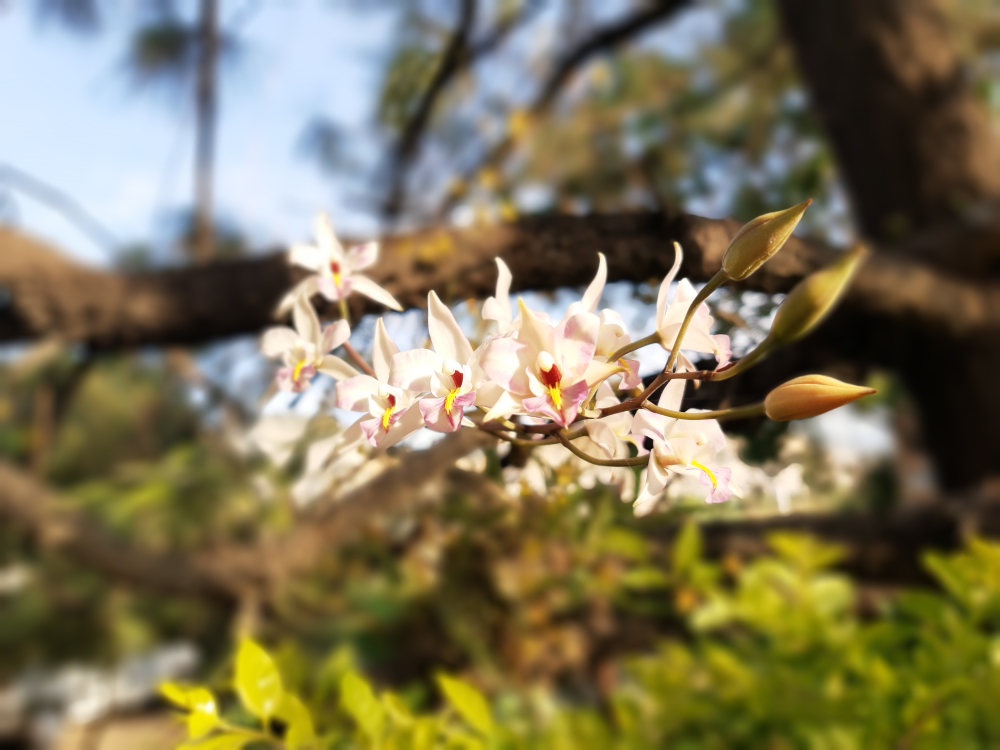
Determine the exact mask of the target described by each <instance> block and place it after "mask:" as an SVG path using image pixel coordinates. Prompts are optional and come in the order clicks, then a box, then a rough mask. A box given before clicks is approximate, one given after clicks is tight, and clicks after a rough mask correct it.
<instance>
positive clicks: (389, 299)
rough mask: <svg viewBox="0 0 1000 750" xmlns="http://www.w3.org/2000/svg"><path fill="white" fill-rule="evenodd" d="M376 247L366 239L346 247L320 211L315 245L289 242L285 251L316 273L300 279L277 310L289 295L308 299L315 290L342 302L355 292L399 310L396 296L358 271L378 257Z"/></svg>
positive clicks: (280, 308) (284, 304) (284, 306)
mask: <svg viewBox="0 0 1000 750" xmlns="http://www.w3.org/2000/svg"><path fill="white" fill-rule="evenodd" d="M378 249H379V248H378V243H377V242H365V243H364V244H361V245H356V246H354V247H352V248H351V249H349V250H345V249H344V247H343V246H342V245H341V244H340V241H339V240H338V239H337V236H336V235H335V234H334V232H333V226H332V225H331V224H330V219H329V218H328V217H327V216H326V215H325V214H320V215H319V216H317V217H316V244H315V245H292V247H291V248H290V249H289V251H288V259H289V261H290V262H291V263H293V264H294V265H297V266H302V267H303V268H307V269H309V270H310V271H313V272H314V274H315V275H314V276H309V277H308V278H306V279H304V280H303V281H302V282H300V283H299V285H298V286H296V288H295V289H294V290H293V291H292V293H291V294H290V295H288V296H286V297H285V299H284V300H283V301H282V302H281V304H280V305H279V306H278V312H279V313H280V312H282V311H284V310H287V309H288V307H289V306H290V301H291V298H292V297H294V296H296V295H304V296H306V297H307V298H308V297H312V296H313V295H314V294H316V293H317V292H318V293H320V294H322V295H323V296H324V297H326V298H327V299H328V300H330V301H331V302H343V301H345V300H346V299H347V298H348V296H350V295H351V294H353V293H355V292H356V293H357V294H363V295H364V296H365V297H369V298H370V299H373V300H375V301H376V302H378V303H380V304H383V305H385V306H386V307H388V308H390V309H392V310H398V311H402V309H403V308H402V307H401V306H400V304H399V303H398V302H397V301H396V298H395V297H393V296H392V295H391V294H389V292H387V291H386V290H385V289H383V288H382V287H381V286H379V285H378V284H376V283H375V282H374V281H372V280H371V279H369V278H368V277H367V276H363V275H362V274H360V273H358V271H363V270H364V269H366V268H368V267H370V266H372V265H373V264H374V263H375V261H376V260H378Z"/></svg>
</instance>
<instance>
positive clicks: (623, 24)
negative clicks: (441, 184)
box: [437, 0, 690, 220]
mask: <svg viewBox="0 0 1000 750" xmlns="http://www.w3.org/2000/svg"><path fill="white" fill-rule="evenodd" d="M689 3H690V0H654V1H653V2H650V3H648V4H646V5H645V6H643V7H640V8H639V9H638V10H636V11H634V12H632V13H630V14H628V15H625V16H623V17H622V18H618V19H615V20H614V21H610V22H608V23H606V24H604V25H602V26H599V27H597V28H596V29H595V30H593V31H592V32H591V33H590V34H589V35H587V36H585V37H584V38H583V39H581V40H580V41H578V42H577V43H576V44H574V45H573V46H571V47H570V48H569V49H567V50H566V51H565V52H564V53H563V54H562V55H560V56H559V57H558V59H557V60H556V61H555V63H554V64H553V66H552V69H551V71H550V72H549V74H548V76H547V77H546V78H545V80H544V81H543V82H542V85H541V87H540V88H539V90H538V93H537V94H536V96H535V98H534V99H533V100H532V102H531V103H530V104H529V105H528V107H527V108H526V110H525V112H524V113H523V116H524V119H525V121H526V122H527V121H530V120H532V119H536V118H538V117H542V116H543V115H545V114H546V113H547V112H548V111H549V110H550V109H551V108H552V106H553V105H554V104H555V102H556V100H557V98H558V97H559V94H560V93H561V92H562V90H563V88H564V87H565V86H566V85H567V84H568V83H569V82H570V81H571V80H572V78H573V74H574V73H576V72H577V71H578V70H579V69H580V68H581V67H583V66H584V65H585V64H587V63H588V62H590V61H591V60H592V59H593V58H594V57H595V56H596V55H600V54H604V53H607V52H612V51H614V50H615V49H617V48H618V47H620V46H621V45H622V44H625V43H626V42H629V41H631V40H632V39H633V38H634V37H635V36H636V35H638V34H641V33H642V32H644V31H646V30H648V29H649V28H651V27H652V26H654V25H656V24H657V23H661V22H663V21H666V20H667V19H668V18H670V16H672V15H673V14H674V13H676V12H677V11H679V10H681V9H682V8H684V7H685V6H687V5H688V4H689ZM517 131H518V129H516V128H515V129H508V131H507V132H506V134H505V135H504V137H503V138H501V139H500V140H499V141H498V142H497V143H496V144H494V145H493V146H492V147H490V148H489V149H487V151H486V153H485V154H484V155H483V157H482V158H481V159H480V160H479V161H478V162H477V163H476V164H475V165H474V166H473V167H472V168H471V169H468V170H466V172H465V173H464V174H463V176H462V177H461V178H460V180H459V184H461V185H468V184H470V183H471V182H472V181H473V180H474V179H475V178H476V176H477V175H479V174H480V173H481V172H482V171H483V170H485V169H487V168H491V167H493V168H495V167H497V165H499V164H500V162H502V161H503V160H504V159H505V158H506V157H507V156H508V155H509V154H510V152H511V150H512V149H513V148H514V146H515V145H516V143H517V140H518V136H519V133H518V132H517ZM463 194H464V192H463V191H461V190H459V191H453V192H452V193H451V194H449V196H448V197H447V198H446V199H445V201H444V202H443V204H442V205H441V207H440V208H439V209H438V212H437V218H438V219H439V220H440V219H442V218H444V217H446V216H447V215H448V213H450V211H451V210H452V209H453V208H454V207H455V206H456V205H457V203H458V201H459V199H460V198H461V197H462V196H463Z"/></svg>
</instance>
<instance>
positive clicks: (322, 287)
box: [316, 276, 351, 302]
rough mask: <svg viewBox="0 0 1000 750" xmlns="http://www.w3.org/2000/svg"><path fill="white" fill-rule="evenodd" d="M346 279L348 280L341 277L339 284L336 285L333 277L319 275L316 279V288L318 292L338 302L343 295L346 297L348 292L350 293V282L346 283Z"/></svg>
mask: <svg viewBox="0 0 1000 750" xmlns="http://www.w3.org/2000/svg"><path fill="white" fill-rule="evenodd" d="M348 281H350V279H349V278H347V279H344V278H342V279H341V282H340V286H337V284H336V283H334V281H333V279H328V278H327V277H325V276H320V277H318V279H317V281H316V288H317V291H319V293H320V294H322V295H323V296H324V297H326V298H327V299H328V300H330V301H331V302H340V300H341V299H343V298H344V297H346V296H347V295H348V294H350V293H351V287H350V284H348V283H347V282H348Z"/></svg>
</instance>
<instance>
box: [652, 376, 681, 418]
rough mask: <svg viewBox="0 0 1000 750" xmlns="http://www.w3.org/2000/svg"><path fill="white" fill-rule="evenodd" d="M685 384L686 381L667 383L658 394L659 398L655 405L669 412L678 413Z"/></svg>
mask: <svg viewBox="0 0 1000 750" xmlns="http://www.w3.org/2000/svg"><path fill="white" fill-rule="evenodd" d="M687 382H688V381H686V380H671V381H669V382H668V383H667V384H666V386H664V388H663V390H662V391H661V392H660V398H659V399H658V400H657V402H656V403H657V405H659V406H662V407H663V408H664V409H670V410H671V411H680V408H681V401H683V400H684V388H685V386H686V385H687Z"/></svg>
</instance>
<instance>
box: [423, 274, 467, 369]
mask: <svg viewBox="0 0 1000 750" xmlns="http://www.w3.org/2000/svg"><path fill="white" fill-rule="evenodd" d="M427 329H428V331H429V332H430V336H431V343H432V344H434V351H436V352H437V353H438V354H440V355H441V356H442V357H444V358H445V359H453V360H455V361H456V362H458V363H459V364H460V365H465V364H468V363H469V360H470V359H472V344H470V343H469V339H468V338H466V336H465V333H464V332H463V331H462V327H461V326H460V325H459V324H458V321H457V320H455V316H454V315H452V312H451V310H449V309H448V306H447V305H446V304H444V302H442V301H441V300H440V298H438V296H437V294H436V293H435V292H434V291H433V290H432V291H431V292H430V293H428V295H427Z"/></svg>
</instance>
